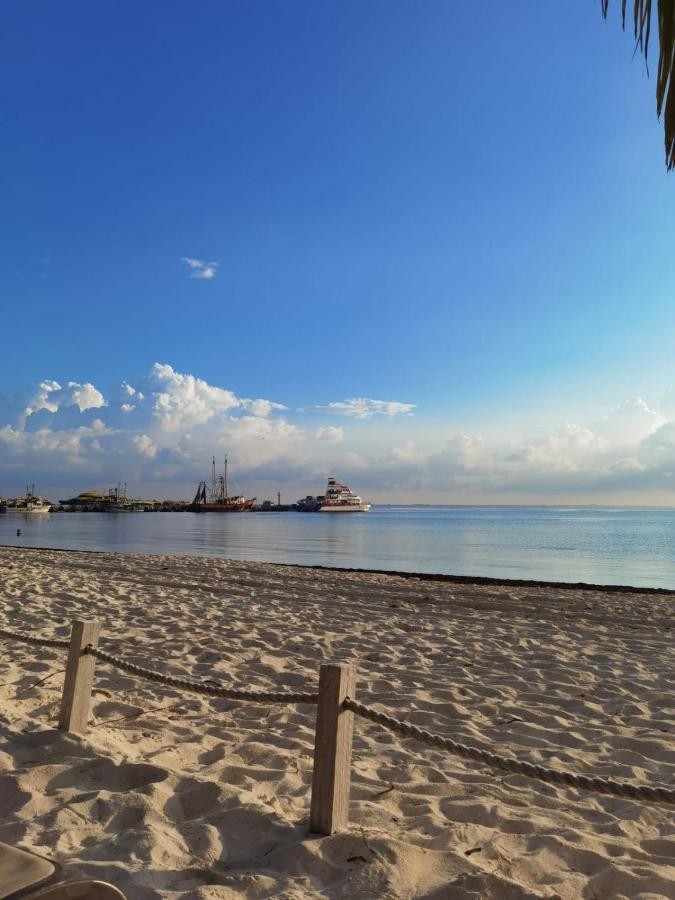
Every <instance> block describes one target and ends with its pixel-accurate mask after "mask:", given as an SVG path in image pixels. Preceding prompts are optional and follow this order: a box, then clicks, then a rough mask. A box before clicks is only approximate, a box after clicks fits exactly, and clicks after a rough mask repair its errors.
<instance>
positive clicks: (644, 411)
mask: <svg viewBox="0 0 675 900" xmlns="http://www.w3.org/2000/svg"><path fill="white" fill-rule="evenodd" d="M665 421H666V418H665V416H662V415H661V414H660V413H658V412H656V411H655V410H653V409H650V407H649V406H648V405H647V403H645V401H644V400H643V399H642V398H641V397H632V398H631V399H630V400H626V401H624V402H623V403H620V404H618V405H617V406H615V407H614V408H613V409H611V410H610V411H609V412H608V413H606V414H605V415H604V416H603V417H602V418H601V419H600V421H599V422H596V423H594V425H593V429H594V431H596V432H597V433H598V434H599V435H601V436H602V437H604V438H606V439H607V440H608V441H610V442H612V443H615V444H631V443H635V442H636V441H638V440H642V439H643V438H645V437H647V435H649V434H651V433H652V432H653V431H655V430H656V429H657V428H658V427H659V426H660V425H663V423H664V422H665Z"/></svg>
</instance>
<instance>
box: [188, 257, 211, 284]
mask: <svg viewBox="0 0 675 900" xmlns="http://www.w3.org/2000/svg"><path fill="white" fill-rule="evenodd" d="M181 260H182V261H183V262H184V263H187V265H188V267H189V268H190V270H191V271H190V278H205V279H207V280H209V279H211V278H215V277H216V269H217V268H218V263H217V262H203V261H202V260H201V259H194V257H192V256H181Z"/></svg>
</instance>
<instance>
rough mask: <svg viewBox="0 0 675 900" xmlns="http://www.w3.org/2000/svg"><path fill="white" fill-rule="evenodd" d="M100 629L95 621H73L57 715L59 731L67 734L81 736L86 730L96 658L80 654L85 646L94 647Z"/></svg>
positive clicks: (96, 644)
mask: <svg viewBox="0 0 675 900" xmlns="http://www.w3.org/2000/svg"><path fill="white" fill-rule="evenodd" d="M100 630H101V625H100V623H99V622H96V621H93V622H81V621H75V622H73V627H72V630H71V632H70V649H69V650H68V662H67V664H66V678H65V682H64V685H63V696H62V698H61V712H60V714H59V728H60V729H61V731H67V732H69V733H70V734H84V733H85V732H86V730H87V723H88V721H89V708H90V706H91V686H92V682H93V680H94V666H95V665H96V657H95V656H90V655H89V654H86V655H85V654H84V653H83V652H82V651H83V650H84V648H85V647H86V646H87V644H92V646H94V647H96V646H98V636H99V632H100Z"/></svg>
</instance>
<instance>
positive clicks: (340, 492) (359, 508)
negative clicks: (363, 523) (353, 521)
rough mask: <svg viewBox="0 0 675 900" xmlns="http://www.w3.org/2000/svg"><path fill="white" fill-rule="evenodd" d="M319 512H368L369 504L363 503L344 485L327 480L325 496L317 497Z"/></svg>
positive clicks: (332, 479)
mask: <svg viewBox="0 0 675 900" xmlns="http://www.w3.org/2000/svg"><path fill="white" fill-rule="evenodd" d="M318 500H319V503H320V505H319V512H330V513H333V512H368V510H369V509H370V503H364V502H363V500H362V499H361V498H360V497H359V495H358V494H355V493H354V492H353V491H352V490H351V489H350V488H348V487H347V485H346V484H340V483H339V482H338V481H336V480H335V478H329V479H328V487H327V488H326V493H325V496H323V497H319V498H318Z"/></svg>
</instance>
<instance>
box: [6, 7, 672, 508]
mask: <svg viewBox="0 0 675 900" xmlns="http://www.w3.org/2000/svg"><path fill="white" fill-rule="evenodd" d="M619 5H620V4H618V3H616V4H614V6H615V7H618V6H619ZM655 44H656V41H655V36H654V38H653V46H654V45H655ZM633 49H634V42H633V39H632V36H631V35H630V34H628V33H624V32H622V31H621V28H620V22H619V18H618V9H617V8H615V9H613V14H612V15H611V16H610V21H609V22H606V23H605V22H603V20H602V17H601V15H600V3H599V0H598V2H597V3H596V2H593V0H568V2H567V3H565V4H562V5H561V4H553V3H541V2H540V0H520V2H519V3H517V4H501V3H496V2H494V3H489V4H480V5H476V4H458V3H449V2H447V0H442V2H439V0H425V2H424V3H413V2H407V0H395V2H392V0H386V2H385V0H370V2H368V3H363V2H361V0H359V2H356V0H343V2H341V3H339V4H336V3H329V2H325V0H313V2H311V3H310V2H306V0H305V2H300V0H291V2H287V3H283V4H282V3H271V2H265V3H263V2H256V0H246V2H233V0H218V2H211V0H202V2H200V3H197V4H193V5H192V6H191V7H190V8H188V7H187V6H186V5H185V4H183V3H177V2H173V0H171V2H162V3H160V2H155V0H150V2H147V3H143V4H138V3H132V2H129V0H115V2H112V0H109V2H106V0H101V2H98V3H96V4H92V3H86V2H81V0H67V2H63V3H59V4H55V3H53V2H52V0H30V2H27V3H26V2H24V3H19V2H16V0H12V2H10V3H8V4H6V5H5V6H4V7H3V29H2V35H0V75H1V76H2V83H3V84H4V85H5V86H6V89H5V90H3V92H2V96H1V97H0V120H1V121H2V128H1V129H0V185H1V186H0V198H1V202H0V230H1V232H0V303H1V312H2V316H1V319H0V321H1V324H2V353H1V354H0V496H13V495H16V494H19V493H23V491H24V489H25V485H26V483H28V482H30V483H33V482H34V483H35V484H36V489H37V490H38V491H39V492H40V493H43V494H44V495H46V496H48V497H50V499H60V498H61V497H63V496H70V495H71V494H72V493H76V492H79V491H81V490H87V489H92V488H106V487H109V486H112V485H115V484H117V483H118V482H120V481H126V482H127V483H128V485H129V489H130V491H131V492H133V493H134V494H135V495H137V496H154V497H181V496H182V497H191V496H192V494H193V493H194V490H195V489H196V483H197V482H198V481H199V480H200V479H201V478H206V477H208V475H209V472H210V460H211V456H212V455H213V454H216V455H217V456H218V458H219V459H220V458H221V457H222V455H223V454H224V453H226V452H227V453H228V454H229V458H230V469H231V473H232V479H233V487H236V488H238V489H240V490H242V491H244V492H246V493H247V494H248V495H256V496H257V497H258V498H259V499H263V498H268V497H275V496H276V491H277V490H280V491H281V492H282V495H283V496H284V499H286V500H288V501H290V500H294V499H296V498H297V497H298V496H304V495H305V494H308V493H312V494H316V493H320V492H322V490H323V488H324V486H325V479H326V477H327V476H328V475H335V476H336V477H338V478H339V479H340V480H343V481H346V482H347V483H348V484H349V485H350V486H351V487H352V488H353V489H354V490H356V491H358V492H359V493H361V494H362V495H363V496H364V497H366V498H367V499H369V500H372V501H374V502H380V503H387V502H389V503H399V502H400V503H416V502H426V503H575V504H576V503H608V504H609V503H618V504H628V503H630V504H642V503H650V504H652V503H653V504H664V505H671V504H673V503H675V477H674V475H673V473H674V472H675V366H674V364H673V358H674V353H673V351H674V349H675V346H674V345H675V303H673V292H674V285H675V254H674V253H673V249H674V248H673V239H674V236H675V203H674V201H675V175H668V174H667V173H666V169H665V165H664V153H663V136H662V130H661V125H660V123H659V122H658V120H657V117H656V112H655V99H654V93H655V84H654V69H655V63H656V58H655V56H654V55H653V53H654V51H653V50H652V59H651V70H652V71H651V75H648V74H647V72H646V71H645V66H644V63H643V62H642V61H641V60H640V58H639V57H638V56H634V54H633Z"/></svg>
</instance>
